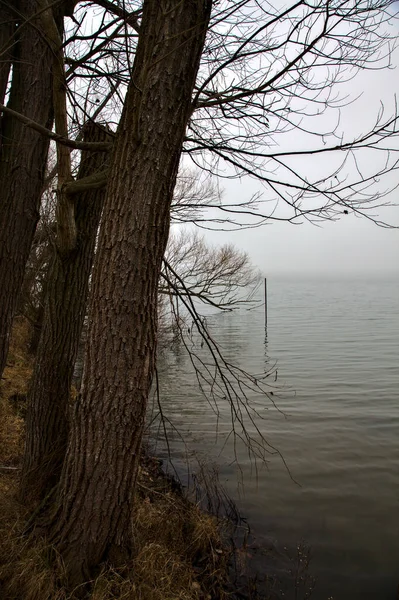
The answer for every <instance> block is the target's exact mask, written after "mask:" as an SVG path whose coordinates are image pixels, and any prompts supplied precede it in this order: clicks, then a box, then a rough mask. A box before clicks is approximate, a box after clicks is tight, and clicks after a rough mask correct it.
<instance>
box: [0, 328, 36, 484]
mask: <svg viewBox="0 0 399 600" xmlns="http://www.w3.org/2000/svg"><path fill="white" fill-rule="evenodd" d="M29 334H30V331H29V326H28V324H27V323H26V321H23V320H22V319H16V322H15V324H14V327H13V332H12V336H11V341H10V350H9V353H8V358H7V366H6V368H5V370H4V374H3V377H2V380H1V385H0V465H9V464H10V463H15V462H16V461H18V459H19V457H20V454H21V452H22V445H23V435H22V434H23V425H24V422H23V419H22V418H21V416H20V414H19V413H20V406H19V405H20V399H22V398H23V397H24V396H25V394H26V391H27V387H28V382H29V378H30V376H31V373H32V358H31V357H30V356H29V355H28V339H29ZM0 485H1V483H0Z"/></svg>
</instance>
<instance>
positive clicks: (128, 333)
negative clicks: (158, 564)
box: [49, 0, 211, 584]
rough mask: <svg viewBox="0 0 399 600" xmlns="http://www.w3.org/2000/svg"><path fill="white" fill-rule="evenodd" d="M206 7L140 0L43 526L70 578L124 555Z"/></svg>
mask: <svg viewBox="0 0 399 600" xmlns="http://www.w3.org/2000/svg"><path fill="white" fill-rule="evenodd" d="M210 6H211V1H210V0H184V2H181V0H145V1H144V11H143V18H142V23H141V28H140V37H139V43H138V47H137V53H136V57H135V62H134V67H133V73H132V80H131V83H130V86H129V89H128V93H127V97H126V101H125V106H124V110H123V115H122V119H121V123H120V126H119V130H118V135H117V138H116V142H115V144H116V146H115V149H114V156H113V160H112V163H111V171H110V177H109V182H108V188H107V196H106V200H105V206H104V214H103V219H102V225H101V228H100V237H99V250H98V254H97V256H96V260H95V267H94V272H93V287H92V295H91V298H92V300H91V311H90V324H89V333H88V342H87V347H86V357H85V369H84V374H83V384H82V393H81V397H80V398H78V400H77V402H76V403H75V413H74V420H73V428H72V431H71V437H70V441H69V445H68V451H67V456H66V459H65V462H64V468H63V472H62V476H61V481H60V485H59V488H58V491H57V498H58V499H57V500H56V502H57V505H56V507H55V510H54V512H53V515H52V519H51V522H50V525H49V535H50V540H51V541H52V542H53V543H54V544H55V546H56V547H57V548H58V550H59V551H60V552H61V554H62V557H63V559H64V562H65V565H66V568H67V571H68V573H69V577H70V582H71V583H72V584H78V583H80V582H82V581H84V580H87V579H88V578H89V576H90V572H91V571H92V568H93V567H95V566H96V565H98V564H99V563H100V562H101V561H102V560H103V559H104V558H106V557H108V558H109V559H110V560H113V561H115V560H116V561H118V560H120V559H122V558H126V556H127V555H129V554H130V552H131V549H132V548H131V544H132V507H133V494H134V490H135V481H136V474H137V468H138V460H139V453H140V445H141V440H142V433H143V425H144V418H145V412H146V405H147V399H148V394H149V389H150V385H151V380H152V377H153V373H154V368H155V352H156V335H157V334H156V327H157V286H158V278H159V274H160V268H161V261H162V257H163V253H164V250H165V246H166V243H167V238H168V231H169V213H170V204H171V200H172V194H173V189H174V185H175V181H176V174H177V170H178V165H179V159H180V154H181V149H182V144H183V139H184V135H185V130H186V126H187V121H188V118H189V115H190V109H191V95H192V91H193V87H194V83H195V79H196V73H197V70H198V65H199V60H200V55H201V52H202V49H203V45H204V39H205V34H206V29H207V25H208V21H209V13H210Z"/></svg>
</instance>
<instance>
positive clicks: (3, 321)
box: [0, 0, 62, 376]
mask: <svg viewBox="0 0 399 600" xmlns="http://www.w3.org/2000/svg"><path fill="white" fill-rule="evenodd" d="M2 4H4V3H2ZM6 5H8V6H9V10H10V12H11V13H12V14H15V15H19V19H20V25H19V27H18V29H17V31H16V32H14V33H15V43H14V45H13V47H12V53H13V71H12V83H11V89H10V96H9V101H8V106H9V107H10V108H12V109H14V110H16V111H18V112H20V113H23V114H24V115H26V116H27V117H29V118H30V119H32V120H33V121H36V122H37V123H39V124H40V125H42V126H44V127H47V128H48V129H51V128H52V123H53V100H52V63H53V53H52V50H51V48H50V46H49V44H48V41H47V40H46V39H45V36H44V35H42V28H41V22H40V19H39V17H37V18H36V17H35V16H34V15H36V14H37V13H39V14H43V11H42V9H43V6H45V5H47V0H18V2H17V3H15V2H14V1H13V0H9V2H8V3H7V2H6ZM16 9H18V10H16ZM40 11H42V12H40ZM56 21H57V23H58V26H59V29H61V27H62V25H61V24H62V19H61V17H60V16H59V17H58V16H57V19H56ZM4 77H5V75H4ZM1 125H2V144H1V148H0V282H1V285H0V376H1V374H2V372H3V369H4V366H5V361H6V357H7V351H8V344H9V334H10V330H11V324H12V320H13V316H14V313H15V309H16V306H17V302H18V295H19V292H20V289H21V285H22V281H23V277H24V270H25V264H26V261H27V259H28V256H29V251H30V248H31V244H32V240H33V236H34V233H35V228H36V224H37V221H38V218H39V206H40V197H41V194H42V189H43V182H44V172H45V166H46V160H47V153H48V147H49V140H48V139H47V138H46V137H44V136H42V135H41V134H39V133H37V132H36V131H34V130H33V129H29V128H28V127H26V126H25V125H23V124H22V123H21V122H20V121H18V120H16V119H15V118H13V117H11V116H10V115H8V114H4V115H3V117H2V123H1Z"/></svg>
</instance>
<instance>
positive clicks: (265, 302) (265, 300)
mask: <svg viewBox="0 0 399 600" xmlns="http://www.w3.org/2000/svg"><path fill="white" fill-rule="evenodd" d="M265 328H266V329H267V279H266V277H265Z"/></svg>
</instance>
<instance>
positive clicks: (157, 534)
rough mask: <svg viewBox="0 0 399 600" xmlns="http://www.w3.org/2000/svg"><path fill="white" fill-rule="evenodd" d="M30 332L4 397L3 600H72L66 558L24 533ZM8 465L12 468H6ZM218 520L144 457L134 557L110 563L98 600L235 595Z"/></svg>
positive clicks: (0, 409)
mask: <svg viewBox="0 0 399 600" xmlns="http://www.w3.org/2000/svg"><path fill="white" fill-rule="evenodd" d="M28 342H29V328H28V326H27V324H26V322H23V321H22V320H18V321H17V323H16V325H15V327H14V332H13V338H12V342H11V346H10V352H9V358H8V362H7V369H6V371H5V374H4V378H3V381H2V386H1V391H0V466H1V467H2V469H1V470H0V539H1V545H0V596H1V598H2V600H17V599H18V600H67V599H71V598H73V597H74V596H77V595H79V592H81V590H79V589H78V590H72V591H71V590H70V589H68V586H67V584H66V574H65V570H64V567H63V564H62V560H61V558H60V557H59V555H58V554H57V553H56V551H55V549H54V548H53V547H51V546H50V545H48V544H47V543H46V541H45V540H44V539H40V540H37V539H35V540H33V539H32V537H30V536H28V535H24V533H23V532H24V528H25V527H26V519H27V517H28V514H29V512H28V509H27V507H26V506H24V505H22V504H20V503H19V502H18V500H17V491H18V482H19V468H18V466H19V462H20V459H21V455H22V450H23V431H24V427H23V423H24V421H23V418H22V417H21V416H20V412H21V409H20V407H15V406H14V405H13V402H15V400H13V399H15V397H18V398H21V397H23V394H25V393H26V388H27V382H28V379H29V376H30V373H31V359H30V358H29V356H28V354H27V348H28ZM4 467H7V468H4ZM219 525H220V523H218V521H217V519H215V518H214V517H212V516H210V515H209V514H207V513H204V512H202V511H201V510H200V509H199V508H198V507H197V506H196V505H195V504H193V503H190V502H188V501H187V500H186V499H185V498H184V496H183V495H182V494H181V493H180V492H179V491H176V490H174V489H173V487H172V486H171V483H170V481H169V480H168V479H166V478H165V476H164V475H163V473H162V471H161V469H160V466H159V463H158V461H157V460H155V459H151V458H149V457H148V456H143V459H142V461H141V465H140V470H139V478H138V486H137V493H136V497H135V510H134V526H133V529H134V531H135V540H134V544H135V547H134V556H133V558H132V560H131V562H130V563H128V564H124V565H123V566H122V567H121V568H119V569H115V568H113V567H111V566H109V565H106V564H105V565H104V566H103V568H102V570H101V572H99V573H98V574H97V577H96V578H95V580H93V581H92V582H90V583H91V584H92V585H91V586H90V587H91V591H90V592H88V597H89V598H90V599H91V600H111V599H116V598H118V599H122V598H124V599H132V600H133V599H135V600H136V599H137V600H172V599H173V600H179V599H181V600H202V599H210V598H215V597H217V598H224V597H227V592H225V591H224V590H225V583H226V580H227V571H228V562H229V550H228V549H227V548H226V547H224V546H223V542H222V537H221V533H220V528H219Z"/></svg>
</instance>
